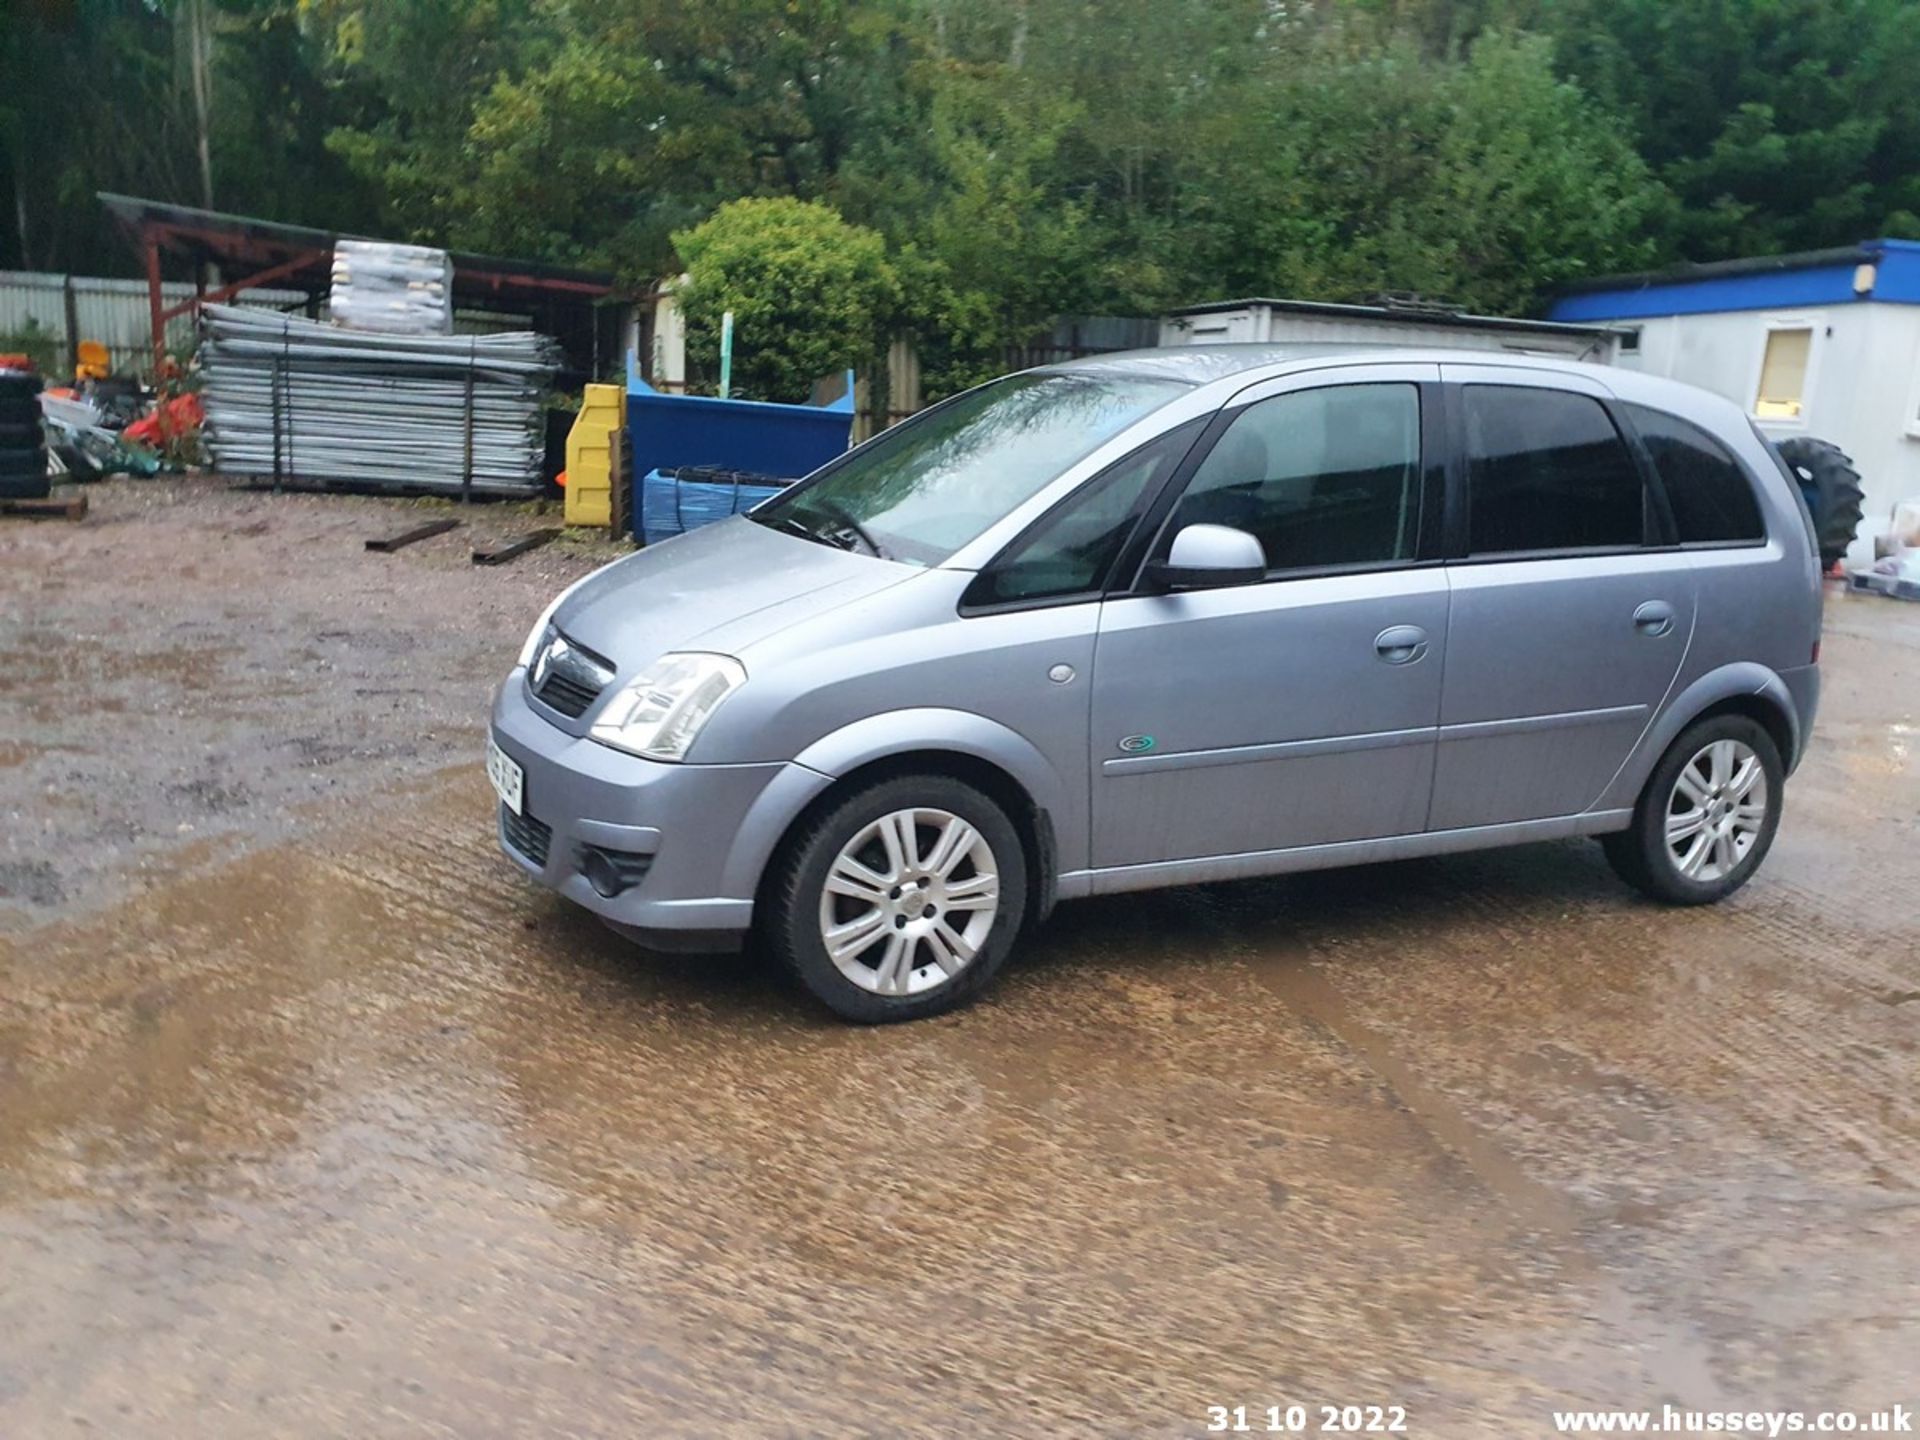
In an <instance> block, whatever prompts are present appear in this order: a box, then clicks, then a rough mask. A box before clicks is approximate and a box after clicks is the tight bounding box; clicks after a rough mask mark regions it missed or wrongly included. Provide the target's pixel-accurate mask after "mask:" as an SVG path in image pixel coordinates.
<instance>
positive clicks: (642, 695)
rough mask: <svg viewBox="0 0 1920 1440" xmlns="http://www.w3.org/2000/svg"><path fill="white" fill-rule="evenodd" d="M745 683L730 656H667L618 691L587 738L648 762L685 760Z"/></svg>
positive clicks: (691, 653)
mask: <svg viewBox="0 0 1920 1440" xmlns="http://www.w3.org/2000/svg"><path fill="white" fill-rule="evenodd" d="M746 683H747V669H746V667H745V666H744V665H742V664H741V663H740V662H739V661H738V660H736V659H734V658H733V657H732V656H731V655H709V654H706V653H704V652H700V651H691V650H689V651H682V652H679V653H677V654H672V655H663V656H661V657H660V659H659V661H658V662H657V663H656V664H654V665H653V666H652V667H651V668H650V669H648V670H647V671H646V672H645V673H644V674H641V675H636V676H634V677H633V679H631V680H629V681H628V682H627V683H626V684H625V685H623V686H621V687H620V690H619V693H617V694H616V695H615V696H614V697H613V698H612V699H611V700H609V701H608V702H607V703H606V705H605V706H604V707H603V708H602V709H601V711H600V718H599V719H598V720H595V721H594V722H593V729H592V731H591V732H589V733H591V734H592V736H593V738H594V739H595V740H598V741H599V742H600V743H601V744H602V745H611V746H613V747H614V749H616V750H626V751H629V752H630V753H632V754H635V755H644V756H646V757H647V758H648V759H649V760H679V759H683V758H684V757H685V756H686V753H687V747H688V746H689V745H691V744H693V742H694V737H696V736H697V735H699V733H700V730H701V727H702V726H704V725H705V724H706V723H707V721H708V720H710V719H711V718H712V717H713V712H714V711H715V710H717V709H719V708H720V702H721V701H722V700H725V699H726V698H727V696H729V695H731V694H732V693H733V692H734V691H735V690H738V689H739V688H740V687H741V686H742V685H744V684H746Z"/></svg>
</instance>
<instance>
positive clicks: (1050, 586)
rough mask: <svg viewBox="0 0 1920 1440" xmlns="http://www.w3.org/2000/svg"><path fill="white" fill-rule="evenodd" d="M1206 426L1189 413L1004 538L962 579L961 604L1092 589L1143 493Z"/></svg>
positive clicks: (1129, 529)
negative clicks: (972, 576)
mask: <svg viewBox="0 0 1920 1440" xmlns="http://www.w3.org/2000/svg"><path fill="white" fill-rule="evenodd" d="M1205 428H1206V421H1205V419H1204V418H1203V419H1199V420H1191V421H1189V422H1187V423H1186V424H1184V425H1181V426H1179V427H1178V428H1176V429H1173V430H1170V431H1168V432H1167V433H1166V434H1165V435H1162V436H1161V437H1160V438H1159V439H1157V440H1154V441H1151V442H1149V443H1148V444H1146V445H1143V446H1141V447H1140V449H1138V450H1136V451H1134V452H1133V454H1131V455H1129V456H1127V458H1126V459H1124V460H1122V461H1120V462H1118V463H1117V464H1115V465H1111V466H1109V467H1108V468H1107V469H1106V471H1104V472H1103V473H1102V474H1100V475H1097V476H1095V477H1094V478H1093V479H1092V480H1089V481H1088V482H1087V483H1086V484H1085V485H1083V486H1081V487H1080V489H1079V490H1078V491H1076V492H1075V493H1074V494H1073V495H1072V497H1070V498H1069V499H1067V500H1065V501H1063V502H1062V503H1061V504H1060V505H1058V506H1056V507H1055V508H1054V509H1053V510H1052V511H1050V512H1048V514H1046V515H1045V516H1043V517H1042V518H1041V519H1040V520H1039V521H1038V522H1036V523H1035V524H1034V526H1033V528H1032V529H1030V530H1028V531H1027V532H1026V534H1024V535H1022V536H1021V537H1020V538H1019V539H1018V540H1016V541H1014V542H1013V544H1011V545H1009V546H1008V547H1007V548H1006V549H1005V550H1004V551H1003V552H1001V554H1000V556H999V557H998V558H997V559H995V560H994V562H993V564H991V565H989V566H988V567H987V568H986V569H985V570H983V571H982V572H981V573H980V576H979V578H978V579H976V580H975V581H974V583H973V584H972V585H971V586H969V587H968V589H967V594H966V598H965V601H964V602H963V603H965V604H967V605H1006V604H1012V603H1015V602H1018V601H1034V600H1054V599H1060V598H1062V597H1067V596H1076V595H1079V596H1084V595H1092V594H1095V593H1097V592H1098V591H1099V589H1100V587H1101V586H1102V585H1103V584H1105V582H1106V579H1107V571H1108V569H1109V568H1110V567H1111V566H1112V565H1113V562H1114V560H1115V559H1116V558H1117V557H1118V556H1119V554H1120V549H1121V547H1122V546H1124V545H1125V544H1126V543H1127V537H1128V536H1130V535H1131V534H1132V533H1133V527H1134V526H1135V525H1136V524H1137V523H1138V522H1139V517H1140V511H1141V508H1142V504H1143V501H1144V500H1145V499H1146V498H1147V497H1148V496H1149V495H1150V494H1151V493H1152V492H1154V491H1157V490H1158V489H1159V487H1160V485H1161V483H1162V482H1163V481H1164V480H1165V479H1166V478H1167V476H1168V475H1170V474H1172V473H1173V468H1174V467H1175V466H1176V465H1178V464H1179V463H1180V461H1181V460H1182V459H1184V458H1185V456H1186V453H1187V451H1188V450H1190V449H1191V448H1192V447H1193V442H1194V441H1195V440H1197V439H1198V438H1199V436H1200V432H1201V431H1202V430H1204V429H1205Z"/></svg>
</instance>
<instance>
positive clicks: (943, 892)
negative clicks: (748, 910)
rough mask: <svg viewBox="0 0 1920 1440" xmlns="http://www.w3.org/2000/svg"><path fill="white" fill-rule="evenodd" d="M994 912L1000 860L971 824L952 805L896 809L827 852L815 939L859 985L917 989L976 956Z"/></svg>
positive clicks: (888, 991)
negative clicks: (829, 862)
mask: <svg viewBox="0 0 1920 1440" xmlns="http://www.w3.org/2000/svg"><path fill="white" fill-rule="evenodd" d="M999 911H1000V872H999V867H998V865H997V864H996V862H995V860H994V854H993V848H992V847H991V846H990V845H988V844H987V840H986V837H985V836H984V835H982V834H981V833H980V831H979V830H978V829H977V828H976V827H975V826H973V825H971V824H969V823H968V822H967V821H966V820H964V819H962V818H961V817H960V816H958V815H955V814H954V813H953V812H952V811H949V810H940V809H933V808H924V807H916V808H914V809H910V810H895V811H893V812H891V813H890V814H886V815H882V816H881V817H880V818H879V819H877V820H874V821H871V822H869V823H868V824H866V825H864V826H862V827H861V828H860V830H858V831H857V832H856V833H855V834H854V836H853V838H852V839H850V840H848V841H847V843H846V844H845V845H843V846H841V847H840V853H839V854H838V855H836V856H835V857H834V860H833V864H832V866H830V867H829V869H828V871H827V880H826V885H825V887H824V888H823V889H822V891H821V895H820V939H821V943H822V944H824V945H825V946H826V951H827V958H828V959H830V960H831V961H832V962H833V964H834V966H835V968H836V969H838V970H839V972H840V973H841V974H842V975H844V976H845V977H846V978H847V979H848V980H851V981H852V982H853V983H854V984H855V985H858V986H859V987H860V988H861V989H863V990H867V991H870V992H872V993H873V994H876V995H917V994H920V993H922V992H924V991H927V990H931V989H934V988H935V987H937V986H940V985H944V984H946V983H947V982H948V981H950V980H952V979H953V978H954V977H955V976H956V975H958V974H959V973H960V972H961V971H962V970H964V969H966V967H967V966H968V965H969V964H971V963H972V962H973V960H974V958H975V957H976V956H978V955H979V953H980V951H981V948H982V947H983V946H984V945H985V944H986V941H987V935H988V933H989V932H990V931H991V930H992V929H993V921H994V917H995V916H996V915H997V914H998V913H999Z"/></svg>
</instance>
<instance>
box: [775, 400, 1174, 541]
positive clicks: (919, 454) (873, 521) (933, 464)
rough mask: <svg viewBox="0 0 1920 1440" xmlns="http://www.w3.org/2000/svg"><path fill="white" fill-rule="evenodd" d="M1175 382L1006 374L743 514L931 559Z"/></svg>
mask: <svg viewBox="0 0 1920 1440" xmlns="http://www.w3.org/2000/svg"><path fill="white" fill-rule="evenodd" d="M1186 388H1187V387H1186V386H1185V385H1183V384H1181V383H1180V382H1178V381H1171V380H1162V379H1149V378H1144V377H1136V376H1115V375H1073V374H1055V375H1032V374H1029V375H1011V376H1008V377H1007V378H1006V379H1004V380H997V381H995V382H994V383H993V384H991V385H983V386H981V387H980V388H979V389H978V390H973V391H970V392H968V393H967V394H965V395H961V396H959V397H958V398H956V399H954V400H951V401H949V402H948V403H946V404H945V405H941V406H938V407H936V408H935V409H933V410H929V411H927V412H925V413H924V414H922V415H919V416H916V417H914V419H912V420H910V421H908V422H907V423H906V424H904V425H900V426H897V427H896V428H894V429H892V430H889V431H887V432H886V433H885V434H883V435H881V436H880V437H879V438H878V439H876V440H874V441H873V442H872V443H871V444H868V445H865V446H863V447H862V448H861V449H859V450H857V451H855V452H854V453H853V454H852V455H850V456H849V457H848V458H847V459H846V460H844V461H842V462H841V463H840V464H839V465H837V466H836V467H834V468H833V469H832V470H830V471H828V472H827V473H826V474H824V475H822V476H821V477H820V478H819V479H817V480H815V481H813V482H811V483H810V484H807V485H802V486H797V487H796V488H795V489H794V490H792V491H790V492H789V493H787V494H785V495H780V496H776V497H775V498H774V499H772V500H770V501H768V502H767V503H766V504H764V505H761V506H760V507H758V508H757V509H756V510H754V512H753V518H754V519H755V520H757V521H759V522H760V523H761V524H762V525H768V526H772V527H773V528H775V529H779V530H786V531H789V532H791V533H792V534H795V535H800V536H803V537H805V538H806V539H809V540H815V541H818V542H819V543H821V544H826V545H837V546H840V547H841V548H842V549H847V550H864V551H866V552H867V553H868V554H872V555H878V556H880V557H882V558H883V559H888V560H904V561H906V562H908V563H909V564H916V565H938V564H939V563H940V562H941V561H943V560H945V559H946V558H947V557H948V556H950V555H952V554H953V553H954V551H956V550H958V549H959V548H960V547H961V546H962V545H964V544H966V543H967V542H968V541H969V540H971V539H973V538H974V537H975V536H976V535H979V534H980V533H981V532H982V531H984V530H985V529H986V528H987V527H988V526H990V525H992V524H993V523H994V522H995V521H997V520H1000V519H1001V518H1003V517H1004V516H1005V515H1007V514H1008V513H1009V512H1010V511H1011V510H1013V509H1014V508H1015V507H1016V506H1018V505H1019V504H1021V502H1023V501H1025V500H1028V499H1030V498H1031V497H1032V496H1034V495H1035V494H1037V493H1038V492H1039V491H1040V489H1041V487H1043V486H1044V485H1046V484H1047V482H1048V481H1050V480H1053V479H1055V478H1057V477H1058V476H1059V475H1060V474H1061V472H1063V471H1064V470H1066V469H1067V468H1068V467H1069V466H1070V465H1072V464H1073V463H1074V462H1075V461H1077V460H1080V459H1082V458H1083V457H1085V456H1086V455H1088V454H1090V453H1092V451H1093V450H1094V449H1095V448H1096V447H1098V446H1099V445H1100V444H1101V443H1102V442H1104V441H1106V440H1108V439H1111V438H1112V437H1113V436H1114V435H1117V434H1119V432H1120V431H1122V430H1124V429H1125V428H1126V427H1127V426H1129V425H1131V424H1132V423H1133V422H1134V421H1136V420H1138V419H1140V417H1141V416H1143V415H1145V414H1147V413H1148V412H1149V411H1152V410H1156V409H1158V408H1159V407H1160V406H1162V405H1164V404H1166V403H1167V402H1168V401H1170V400H1172V399H1173V398H1174V397H1175V396H1177V395H1179V394H1181V393H1182V392H1183V391H1184V390H1185V389H1186Z"/></svg>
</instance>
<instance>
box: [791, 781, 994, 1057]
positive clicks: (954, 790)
mask: <svg viewBox="0 0 1920 1440" xmlns="http://www.w3.org/2000/svg"><path fill="white" fill-rule="evenodd" d="M1026 908H1027V864H1026V853H1025V847H1024V846H1023V845H1022V844H1021V840H1020V834H1019V831H1018V830H1017V829H1015V827H1014V825H1013V822H1012V821H1011V820H1009V819H1008V818H1007V814H1006V812H1005V811H1004V810H1002V809H1001V808H1000V806H999V805H997V804H996V803H995V802H994V801H993V800H992V799H990V798H989V797H987V796H986V795H984V794H982V793H981V792H980V791H979V790H976V789H975V788H974V787H973V786H971V785H967V784H965V783H963V782H962V781H959V780H955V779H953V778H952V777H950V776H945V775H904V776H899V777H896V778H893V779H888V780H881V781H878V782H876V783H875V784H872V785H869V786H866V787H863V788H861V789H859V790H856V791H854V792H852V793H851V794H848V795H846V796H844V797H843V798H841V799H839V800H838V801H836V802H834V803H833V804H831V805H829V806H828V807H827V808H826V809H824V810H823V811H821V812H820V813H819V814H817V815H815V816H812V817H810V818H809V819H808V820H806V821H805V822H803V824H802V826H801V828H800V829H799V830H798V831H796V832H795V833H794V834H793V835H791V836H790V837H789V838H788V840H787V841H786V843H785V844H784V845H783V846H782V848H781V851H780V853H779V855H778V857H777V858H776V860H775V862H774V865H773V867H772V869H771V870H770V872H769V874H768V878H767V882H766V884H765V886H764V888H763V890H762V897H761V904H760V906H759V911H760V914H759V920H758V924H757V927H756V928H757V929H758V931H759V936H760V940H761V942H762V943H763V944H764V946H765V948H766V950H767V953H768V954H769V955H771V956H772V958H773V959H774V960H775V961H776V962H778V964H779V965H780V966H781V968H782V969H784V970H785V971H786V972H787V973H788V974H789V975H791V976H792V977H793V978H794V979H795V980H797V981H798V982H799V983H800V985H801V986H802V987H803V988H805V990H806V991H807V993H808V994H810V995H812V996H813V997H814V998H815V999H816V1000H818V1001H820V1003H821V1004H823V1005H825V1006H826V1007H827V1008H828V1009H829V1010H831V1011H832V1012H833V1013H834V1014H836V1015H838V1016H839V1017H840V1018H841V1019H843V1020H850V1021H854V1022H856V1023H859V1024H868V1025H871V1024H885V1023H888V1022H892V1021H899V1020H918V1019H922V1018H925V1017H926V1016H930V1015H938V1014H941V1013H943V1012H944V1011H948V1010H952V1009H955V1008H957V1007H958V1006H961V1005H964V1004H966V1003H967V1002H968V1001H970V1000H972V999H973V998H974V997H975V996H976V995H978V994H979V993H980V991H981V990H983V989H984V988H985V987H986V985H987V983H988V982H989V981H991V980H992V979H993V977H994V975H995V974H996V973H997V972H998V971H999V969H1000V967H1001V966H1002V965H1004V964H1005V963H1006V960H1007V956H1008V954H1009V953H1010V952H1011V950H1012V948H1013V942H1014V939H1015V937H1016V936H1017V935H1018V934H1019V932H1020V928H1021V922H1022V919H1023V917H1024V915H1025V913H1026Z"/></svg>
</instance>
